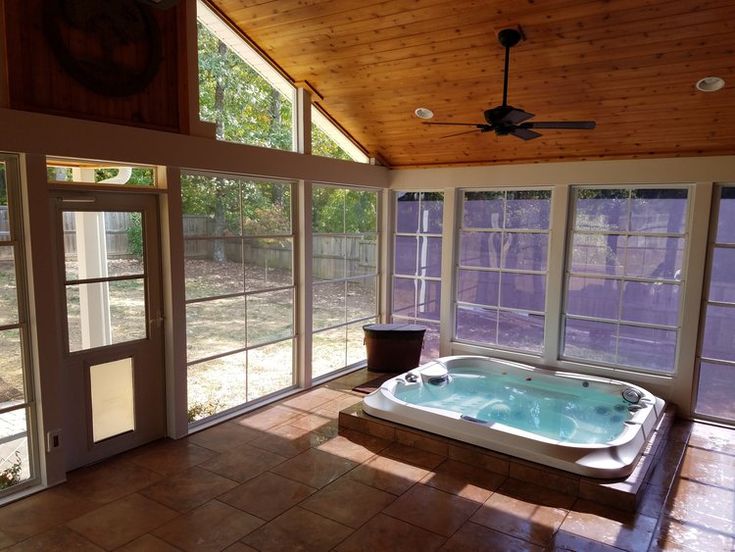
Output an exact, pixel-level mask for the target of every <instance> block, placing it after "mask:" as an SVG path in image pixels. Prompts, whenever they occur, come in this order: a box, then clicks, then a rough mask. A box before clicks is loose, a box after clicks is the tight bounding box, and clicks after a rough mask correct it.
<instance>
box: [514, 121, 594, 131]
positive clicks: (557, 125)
mask: <svg viewBox="0 0 735 552" xmlns="http://www.w3.org/2000/svg"><path fill="white" fill-rule="evenodd" d="M596 126H597V123H595V121H535V122H532V123H523V124H522V125H521V128H552V129H560V130H561V129H570V130H592V129H593V128H595V127H596Z"/></svg>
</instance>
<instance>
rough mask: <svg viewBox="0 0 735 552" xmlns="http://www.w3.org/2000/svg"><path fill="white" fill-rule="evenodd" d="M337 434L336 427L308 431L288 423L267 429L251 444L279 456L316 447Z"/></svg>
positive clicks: (289, 455)
mask: <svg viewBox="0 0 735 552" xmlns="http://www.w3.org/2000/svg"><path fill="white" fill-rule="evenodd" d="M336 435H337V429H336V427H329V428H327V429H325V430H324V431H322V430H314V431H309V430H306V429H303V428H300V427H296V426H293V425H290V424H286V425H280V426H278V427H275V428H271V429H269V430H268V431H267V432H266V433H265V434H264V435H263V436H261V437H258V438H257V439H255V440H254V441H252V443H251V444H252V445H253V446H255V447H258V448H262V449H264V450H267V451H270V452H275V453H276V454H280V455H281V456H288V457H292V456H296V455H297V454H301V453H302V452H304V451H305V450H307V449H309V448H310V447H318V446H319V445H321V444H322V443H324V442H326V441H328V440H329V439H331V438H332V437H334V436H336Z"/></svg>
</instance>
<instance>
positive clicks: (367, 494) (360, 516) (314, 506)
mask: <svg viewBox="0 0 735 552" xmlns="http://www.w3.org/2000/svg"><path fill="white" fill-rule="evenodd" d="M395 498H396V497H395V496H393V495H392V494H390V493H386V492H384V491H380V490H378V489H376V488H374V487H369V486H368V485H364V484H363V483H360V482H359V481H355V480H353V479H348V478H344V477H343V478H341V479H339V480H337V481H335V482H334V483H332V484H331V485H328V486H327V487H325V488H323V489H322V490H321V491H319V492H318V493H316V494H315V495H313V496H311V497H309V498H308V499H307V500H305V501H304V502H303V503H302V504H301V507H302V508H305V509H307V510H311V511H312V512H315V513H317V514H321V515H323V516H325V517H328V518H329V519H333V520H334V521H338V522H339V523H342V524H343V525H348V526H350V527H355V528H357V527H360V525H362V524H363V523H365V522H366V521H367V520H368V519H370V518H371V517H373V516H374V515H375V514H377V513H378V512H380V511H381V510H382V509H383V508H385V507H386V506H388V505H389V504H390V503H391V502H393V501H394V500H395Z"/></svg>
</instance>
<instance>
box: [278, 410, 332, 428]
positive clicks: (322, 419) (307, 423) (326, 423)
mask: <svg viewBox="0 0 735 552" xmlns="http://www.w3.org/2000/svg"><path fill="white" fill-rule="evenodd" d="M288 424H289V425H292V426H295V427H298V428H300V429H305V430H307V431H314V430H319V429H323V430H328V431H334V430H335V429H336V428H337V421H336V420H334V419H332V418H330V417H329V416H322V415H321V414H318V413H316V412H310V413H308V414H304V415H302V416H299V417H298V418H293V419H292V420H289V422H288Z"/></svg>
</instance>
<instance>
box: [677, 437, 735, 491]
mask: <svg viewBox="0 0 735 552" xmlns="http://www.w3.org/2000/svg"><path fill="white" fill-rule="evenodd" d="M733 452H735V450H734V451H733ZM679 477H683V478H685V479H691V480H693V481H697V482H699V483H705V484H707V485H714V486H715V487H724V488H726V489H733V490H735V456H731V455H729V454H726V453H724V452H718V451H712V450H705V449H700V448H696V447H687V448H686V450H685V451H684V457H683V458H682V461H681V467H680V468H679Z"/></svg>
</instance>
